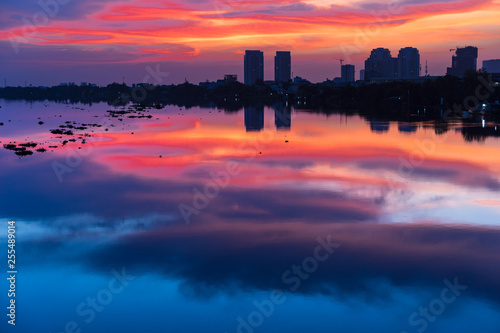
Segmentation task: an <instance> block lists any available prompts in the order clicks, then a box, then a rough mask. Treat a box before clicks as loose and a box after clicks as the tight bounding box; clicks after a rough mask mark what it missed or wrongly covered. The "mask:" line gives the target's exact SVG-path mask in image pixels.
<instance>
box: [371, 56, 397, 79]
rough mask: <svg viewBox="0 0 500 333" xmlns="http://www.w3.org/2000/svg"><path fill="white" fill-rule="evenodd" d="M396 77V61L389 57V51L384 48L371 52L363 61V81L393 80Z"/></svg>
mask: <svg viewBox="0 0 500 333" xmlns="http://www.w3.org/2000/svg"><path fill="white" fill-rule="evenodd" d="M397 76H398V59H397V58H393V57H392V56H391V51H389V50H388V49H384V48H378V49H374V50H372V52H371V54H370V57H369V58H368V59H366V61H365V80H366V81H370V80H371V79H372V78H395V77H397Z"/></svg>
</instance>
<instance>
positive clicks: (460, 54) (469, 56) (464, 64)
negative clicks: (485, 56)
mask: <svg viewBox="0 0 500 333" xmlns="http://www.w3.org/2000/svg"><path fill="white" fill-rule="evenodd" d="M477 55H478V52H477V47H474V46H467V47H463V48H457V50H456V51H455V55H454V56H453V58H452V62H451V67H448V70H447V71H446V74H448V75H455V76H459V77H462V76H464V74H465V72H467V71H468V70H471V69H472V70H476V69H477Z"/></svg>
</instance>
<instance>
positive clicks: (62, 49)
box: [0, 0, 500, 85]
mask: <svg viewBox="0 0 500 333" xmlns="http://www.w3.org/2000/svg"><path fill="white" fill-rule="evenodd" d="M41 3H42V4H45V5H44V6H40V5H39V4H38V1H35V0H22V1H12V0H7V1H4V2H3V4H2V7H3V10H2V12H1V14H0V15H1V17H2V24H1V25H0V43H1V44H2V48H1V51H0V62H1V63H3V64H5V69H4V70H3V73H2V74H3V75H1V78H2V79H4V78H5V79H7V83H8V84H9V85H23V84H24V81H28V82H29V83H31V84H33V85H50V84H57V83H59V82H68V81H75V82H76V81H80V80H81V81H86V82H96V83H99V84H106V83H111V82H122V81H125V82H126V83H132V82H140V81H142V78H144V77H145V76H146V75H148V74H149V73H148V71H147V69H146V67H147V66H148V65H150V66H152V67H156V65H160V67H161V68H162V69H163V71H165V72H168V73H169V76H168V78H165V80H164V83H167V84H170V83H180V82H183V81H184V79H185V78H186V79H188V80H189V81H190V82H200V81H205V80H207V79H208V80H216V79H217V78H218V77H219V76H220V73H221V72H230V73H235V74H237V75H238V76H239V77H241V78H242V77H243V70H242V68H241V66H240V65H239V63H240V59H241V56H242V55H243V52H244V50H245V49H261V50H263V51H264V52H265V53H266V54H268V53H271V52H272V51H274V50H281V49H284V50H290V51H291V52H292V53H293V54H294V69H293V71H294V74H295V75H297V76H302V77H307V78H308V79H309V80H311V81H313V82H320V81H323V80H325V79H326V78H327V77H337V76H340V68H339V66H337V65H336V63H335V62H334V61H332V59H331V58H332V57H343V58H344V59H347V60H348V62H349V63H350V64H353V65H355V66H356V68H362V67H363V66H362V64H363V62H364V60H365V59H366V55H367V53H369V51H370V50H371V49H374V48H377V47H380V46H384V47H386V48H389V49H391V50H394V49H399V47H401V45H405V44H407V41H408V40H411V41H412V43H411V44H412V45H413V47H416V48H418V49H419V50H420V54H421V60H422V62H423V61H425V60H427V61H428V63H429V74H430V75H444V74H445V72H446V68H447V67H449V65H450V64H449V62H450V61H449V58H450V55H451V53H449V54H447V50H448V49H453V48H456V47H457V46H460V47H463V46H466V45H475V46H477V47H478V48H479V49H480V57H479V59H478V61H479V62H480V63H481V62H482V61H483V60H488V59H496V58H498V54H497V49H496V45H498V44H499V39H500V37H499V36H498V33H497V31H498V30H499V29H498V25H499V23H498V22H497V17H498V16H499V13H500V5H499V1H488V2H481V3H470V2H466V1H453V2H448V1H446V2H444V1H431V2H427V3H425V4H418V3H411V2H399V3H382V2H379V3H372V2H368V1H356V2H353V3H348V2H345V1H343V2H338V1H337V2H333V1H319V0H318V1H313V0H311V1H303V2H300V1H292V2H289V1H287V2H259V3H253V2H249V3H242V2H234V3H228V2H224V1H208V2H204V3H191V2H188V3H181V2H175V1H151V2H148V3H147V4H144V3H141V2H139V1H136V0H132V1H129V2H127V3H126V4H123V3H120V2H119V1H106V2H104V3H100V2H96V1H86V2H85V4H83V3H77V2H70V1H62V0H61V1H60V2H55V0H54V1H53V2H51V0H47V2H44V1H41ZM51 3H55V4H56V5H57V6H55V5H52V7H51V6H48V5H46V4H51ZM278 14H280V16H278ZM118 23H119V24H118ZM15 51H18V53H16V52H15ZM272 63H273V60H272V59H267V61H266V62H265V64H264V66H265V68H266V70H265V73H264V76H265V77H272V75H273V64H272ZM48 73H50V75H48ZM325 74H326V75H325ZM149 75H150V76H151V74H149ZM2 81H3V80H2Z"/></svg>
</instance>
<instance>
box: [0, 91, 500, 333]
mask: <svg viewBox="0 0 500 333" xmlns="http://www.w3.org/2000/svg"><path fill="white" fill-rule="evenodd" d="M0 105H1V106H2V108H1V109H0V122H3V123H4V125H3V126H1V127H0V141H1V142H2V145H3V144H8V143H9V142H15V143H16V144H19V143H22V142H25V141H33V142H36V143H38V146H37V147H36V148H35V149H32V148H29V149H30V150H33V151H35V150H36V149H39V148H41V147H44V148H45V149H47V151H46V152H44V153H41V152H35V153H34V154H33V155H32V156H25V157H22V158H19V157H18V156H16V155H15V154H14V151H12V150H8V149H1V150H0V155H1V168H0V178H1V190H2V196H1V202H2V203H1V206H0V217H1V219H2V220H3V221H7V220H11V219H14V220H16V223H17V231H18V234H17V235H18V238H17V247H18V255H17V259H18V262H17V265H18V269H19V272H20V273H19V275H18V282H17V283H18V294H17V302H18V317H17V320H18V324H17V325H16V330H17V331H19V332H73V331H75V332H77V330H78V329H81V332H111V331H113V332H221V333H223V332H241V333H243V332H245V333H251V332H262V333H265V332H405V331H406V332H423V331H425V332H472V331H474V332H492V333H498V332H499V330H500V316H499V314H500V280H499V276H500V254H499V251H500V229H499V225H500V196H499V193H500V139H499V138H498V133H497V132H496V131H497V129H496V124H494V123H490V122H487V121H485V122H484V123H483V122H482V121H481V120H479V121H477V122H473V123H470V124H468V125H463V124H462V123H460V122H454V121H450V122H448V123H446V124H439V125H436V124H435V123H434V122H431V121H428V122H425V121H423V122H413V123H407V122H388V121H371V122H370V121H367V120H366V119H364V118H363V117H361V116H345V115H339V114H331V115H326V114H321V113H314V112H306V111H304V110H296V109H293V108H287V107H286V106H277V107H276V108H267V107H265V108H259V107H251V108H246V109H244V110H240V111H238V112H224V111H223V110H218V109H201V108H192V109H188V110H186V109H185V108H180V107H175V106H167V107H165V108H163V109H155V108H146V109H145V110H141V109H139V110H136V109H129V107H128V106H127V107H125V108H124V109H122V108H121V107H119V108H113V107H111V106H108V105H105V104H95V105H92V106H88V105H70V104H55V103H49V102H45V103H41V102H36V103H26V102H7V101H4V100H0ZM108 110H114V111H126V112H128V111H133V112H131V113H125V114H119V113H118V114H117V113H110V112H107V111H108ZM111 115H115V117H112V116H111ZM149 115H150V116H151V117H147V116H149ZM130 116H133V118H131V117H130ZM137 116H139V117H137ZM39 118H40V119H39ZM39 122H43V124H39ZM67 122H69V123H67ZM68 124H70V125H72V126H73V127H83V128H84V129H75V128H69V129H71V130H72V132H73V134H72V135H57V134H52V133H51V132H50V131H51V130H52V129H56V128H59V126H67V125H68ZM92 124H96V125H102V127H98V126H96V125H92ZM64 129H65V130H69V129H68V128H67V127H66V128H64ZM484 133H487V134H488V135H490V136H488V137H481V135H482V134H484ZM70 139H75V142H72V141H70ZM83 140H85V143H82V141H83ZM63 141H68V142H66V143H65V144H64V145H63V144H62V142H63ZM51 146H52V147H57V148H50V147H51ZM2 233H3V235H5V233H6V227H5V228H4V230H2ZM3 239H4V241H3V243H2V246H4V247H5V248H6V242H5V239H6V238H5V237H3ZM6 261H7V260H6V259H5V262H6ZM4 265H6V263H5V264H4ZM457 285H458V286H457ZM2 286H3V288H4V290H5V291H6V290H7V289H8V288H7V287H8V285H7V283H6V282H4V283H3V284H2ZM4 297H5V296H4ZM4 300H5V301H4V304H7V303H6V302H7V300H6V297H5V298H4ZM3 316H4V317H5V314H3ZM0 325H2V326H3V327H4V328H5V327H6V326H7V324H6V320H5V318H4V320H3V321H2V323H1V324H0ZM68 327H69V328H68Z"/></svg>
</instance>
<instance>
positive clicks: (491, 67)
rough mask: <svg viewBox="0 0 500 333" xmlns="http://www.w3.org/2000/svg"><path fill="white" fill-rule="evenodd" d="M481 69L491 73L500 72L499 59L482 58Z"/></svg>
mask: <svg viewBox="0 0 500 333" xmlns="http://www.w3.org/2000/svg"><path fill="white" fill-rule="evenodd" d="M483 69H484V70H485V71H486V72H488V73H491V74H499V73H500V59H492V60H484V61H483Z"/></svg>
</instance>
